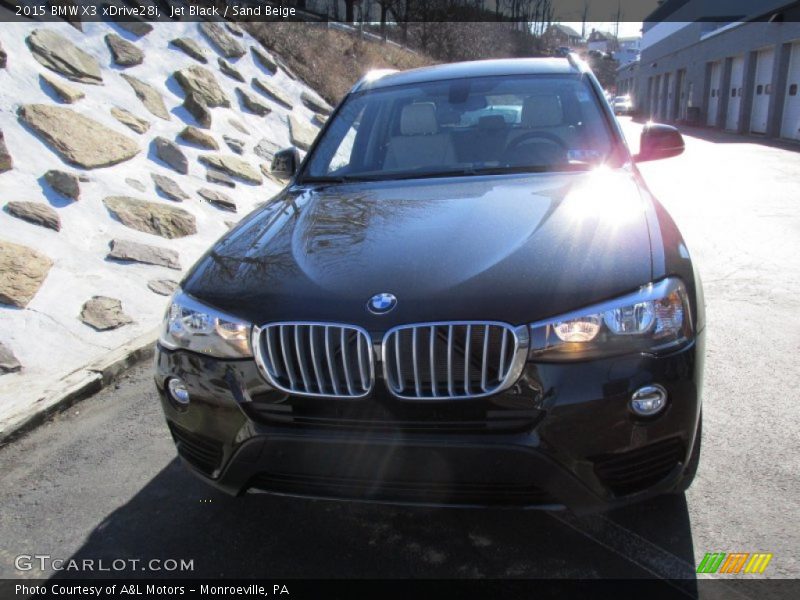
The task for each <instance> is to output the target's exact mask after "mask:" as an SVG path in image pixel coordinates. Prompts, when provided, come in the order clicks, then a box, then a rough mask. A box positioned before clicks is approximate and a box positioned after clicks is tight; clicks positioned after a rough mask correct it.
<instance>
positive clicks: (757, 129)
mask: <svg viewBox="0 0 800 600" xmlns="http://www.w3.org/2000/svg"><path fill="white" fill-rule="evenodd" d="M774 59H775V50H774V49H772V48H767V49H765V50H760V51H759V52H758V57H757V58H756V77H755V83H754V86H753V112H752V113H750V131H752V132H753V133H767V115H768V114H769V97H770V95H771V94H772V64H773V62H774Z"/></svg>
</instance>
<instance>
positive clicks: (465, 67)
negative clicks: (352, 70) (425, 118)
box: [351, 58, 582, 92]
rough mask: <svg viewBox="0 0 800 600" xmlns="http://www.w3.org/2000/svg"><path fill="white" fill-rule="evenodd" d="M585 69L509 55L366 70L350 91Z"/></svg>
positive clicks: (558, 60)
mask: <svg viewBox="0 0 800 600" xmlns="http://www.w3.org/2000/svg"><path fill="white" fill-rule="evenodd" d="M581 72H582V69H581V68H580V67H579V66H578V65H577V64H576V63H574V62H573V61H572V60H570V59H569V58H506V59H491V60H475V61H470V62H457V63H448V64H444V65H435V66H432V67H422V68H419V69H411V70H409V71H381V72H376V73H375V74H367V76H366V77H364V78H363V79H362V80H361V81H359V82H358V83H357V84H356V85H355V86H354V87H353V89H352V90H351V91H353V92H355V91H363V90H368V89H369V90H374V89H381V88H386V87H392V86H396V85H406V84H415V83H426V82H431V81H445V80H448V79H461V78H465V77H488V76H492V75H539V74H562V75H568V74H576V75H577V74H579V73H581Z"/></svg>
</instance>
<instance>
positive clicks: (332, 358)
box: [253, 323, 375, 398]
mask: <svg viewBox="0 0 800 600" xmlns="http://www.w3.org/2000/svg"><path fill="white" fill-rule="evenodd" d="M253 347H254V349H255V355H256V362H257V363H258V366H259V368H260V369H261V372H262V373H263V374H264V376H265V377H266V378H267V380H268V381H269V382H270V383H271V384H272V385H273V386H274V387H275V388H277V389H279V390H281V391H284V392H287V393H290V394H296V395H300V396H326V397H337V398H362V397H364V396H366V395H367V394H369V392H370V391H371V390H372V385H373V383H374V380H375V368H374V365H373V360H372V342H371V340H370V337H369V334H368V333H367V332H366V331H364V330H363V329H360V328H358V327H354V326H352V325H338V324H331V323H271V324H269V325H265V326H264V327H261V328H256V329H255V332H254V335H253Z"/></svg>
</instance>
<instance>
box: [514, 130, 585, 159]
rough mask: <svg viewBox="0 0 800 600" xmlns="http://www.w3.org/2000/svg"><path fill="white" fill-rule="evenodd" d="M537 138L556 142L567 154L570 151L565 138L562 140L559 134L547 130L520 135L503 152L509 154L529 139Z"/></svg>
mask: <svg viewBox="0 0 800 600" xmlns="http://www.w3.org/2000/svg"><path fill="white" fill-rule="evenodd" d="M535 138H542V139H544V140H547V141H548V142H552V143H554V144H556V145H557V146H559V147H560V148H561V149H562V150H564V153H565V154H566V153H567V152H568V151H569V147H568V146H567V145H566V144H565V143H564V140H562V139H561V138H560V137H558V136H557V135H555V134H553V133H548V132H547V131H530V132H528V133H525V134H523V135H521V136H519V137H518V138H516V139H514V140H511V142H510V143H509V144H508V145H507V146H506V149H505V150H504V151H503V153H504V154H507V153H508V152H511V151H512V150H516V149H517V148H518V147H519V146H521V145H522V144H525V143H527V142H528V141H529V140H532V139H535Z"/></svg>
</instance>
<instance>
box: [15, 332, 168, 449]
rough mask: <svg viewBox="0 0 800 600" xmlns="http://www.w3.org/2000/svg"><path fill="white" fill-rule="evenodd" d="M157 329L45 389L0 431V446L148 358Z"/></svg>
mask: <svg viewBox="0 0 800 600" xmlns="http://www.w3.org/2000/svg"><path fill="white" fill-rule="evenodd" d="M159 331H160V328H156V329H153V330H151V331H148V332H147V333H144V334H142V335H140V336H139V337H137V338H134V339H133V340H131V341H130V342H128V343H126V344H123V345H122V346H120V347H119V348H117V349H115V350H112V351H111V352H109V353H108V354H106V355H105V356H104V357H103V358H101V359H99V360H96V361H94V362H92V363H89V364H88V365H86V366H85V367H83V368H82V369H78V370H77V371H74V372H72V373H70V374H69V375H67V376H66V377H64V378H63V379H62V380H61V381H60V382H59V384H58V387H57V388H56V389H54V390H51V391H48V392H47V396H45V397H42V398H39V399H38V400H37V401H36V402H34V403H33V404H32V405H31V406H30V407H29V409H28V410H26V411H25V412H24V413H22V414H20V415H19V416H17V417H16V418H15V419H14V420H13V421H11V422H10V423H8V424H7V425H6V426H5V427H4V428H3V430H2V431H0V448H2V447H3V446H5V445H7V444H9V443H11V442H13V441H14V440H15V439H17V438H19V437H20V436H22V435H24V434H26V433H28V432H30V431H33V430H34V429H36V428H37V427H39V425H41V424H43V423H44V422H45V421H47V420H48V419H49V418H50V417H52V416H53V415H56V414H58V413H60V412H63V411H65V410H67V409H68V408H70V407H71V406H73V405H75V404H77V403H78V402H80V401H81V400H85V399H86V398H88V397H90V396H93V395H95V394H96V393H97V392H99V391H100V390H102V389H103V388H105V387H107V386H108V385H110V384H111V383H113V382H114V381H115V380H116V379H117V377H119V375H120V374H121V373H123V372H124V371H126V370H127V369H129V368H130V367H132V366H133V365H135V364H137V363H140V362H142V361H144V360H147V359H149V358H151V357H152V356H153V351H154V348H155V342H156V340H157V339H158V333H159Z"/></svg>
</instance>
